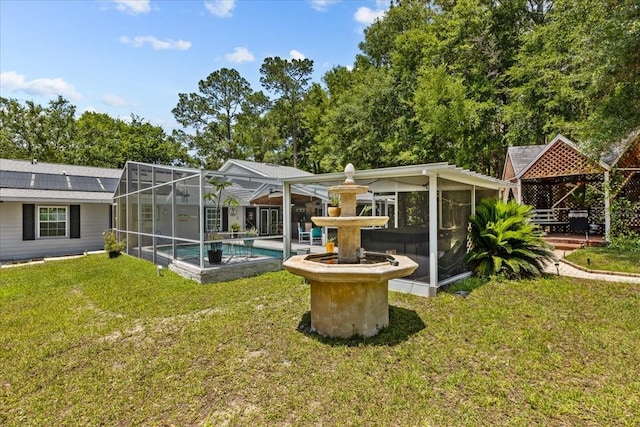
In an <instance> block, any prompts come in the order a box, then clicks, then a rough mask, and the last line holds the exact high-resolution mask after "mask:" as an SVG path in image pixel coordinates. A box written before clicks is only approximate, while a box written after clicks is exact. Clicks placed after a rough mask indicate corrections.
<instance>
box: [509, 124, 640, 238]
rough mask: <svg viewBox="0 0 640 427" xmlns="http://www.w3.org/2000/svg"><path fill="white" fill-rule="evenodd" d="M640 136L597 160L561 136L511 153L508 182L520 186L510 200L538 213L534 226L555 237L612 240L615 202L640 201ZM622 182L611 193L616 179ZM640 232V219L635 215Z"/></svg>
mask: <svg viewBox="0 0 640 427" xmlns="http://www.w3.org/2000/svg"><path fill="white" fill-rule="evenodd" d="M639 153H640V132H635V133H634V134H632V135H631V136H630V137H629V138H627V139H625V140H624V141H622V142H621V143H620V144H618V146H617V147H615V148H614V150H612V152H610V153H607V155H605V156H603V157H602V160H593V159H591V158H589V156H587V155H586V154H585V153H583V152H582V151H581V150H580V149H579V148H578V147H577V146H576V145H575V144H574V143H573V142H572V141H571V140H569V139H568V138H566V137H564V136H562V135H558V136H556V137H555V138H554V139H553V140H552V141H551V142H549V143H548V144H546V145H530V146H519V147H509V149H508V151H507V158H506V160H505V165H504V171H503V174H502V179H503V180H505V181H508V182H511V183H513V184H515V186H514V187H512V189H511V192H510V194H509V196H510V197H512V198H514V199H516V200H517V201H518V202H520V203H526V204H529V205H532V206H533V207H534V221H536V222H538V223H539V224H540V225H541V226H542V227H545V228H547V229H549V230H550V231H565V232H574V233H587V234H589V233H591V234H604V236H605V239H606V240H608V238H609V230H610V228H611V214H610V210H611V209H610V205H611V199H612V198H614V197H620V196H624V197H627V198H628V199H629V200H632V201H638V195H639V194H640V174H639V173H638V172H639V171H640V154H639ZM614 177H615V178H616V180H618V181H619V183H618V185H616V186H615V190H614V191H613V192H611V189H612V188H613V186H612V178H614ZM629 219H630V221H631V224H630V225H631V226H632V227H640V215H638V213H637V212H636V213H631V214H630V215H629Z"/></svg>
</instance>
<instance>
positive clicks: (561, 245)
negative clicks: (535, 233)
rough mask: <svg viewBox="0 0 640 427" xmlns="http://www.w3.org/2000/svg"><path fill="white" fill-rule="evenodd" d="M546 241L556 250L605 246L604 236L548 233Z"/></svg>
mask: <svg viewBox="0 0 640 427" xmlns="http://www.w3.org/2000/svg"><path fill="white" fill-rule="evenodd" d="M544 240H545V241H546V242H547V243H549V244H550V245H552V246H553V247H554V248H555V249H559V250H569V249H579V248H583V247H591V246H605V245H606V242H605V241H604V236H602V235H599V234H589V235H587V234H585V233H547V235H546V236H545V237H544Z"/></svg>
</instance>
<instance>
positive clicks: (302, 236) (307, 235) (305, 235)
mask: <svg viewBox="0 0 640 427" xmlns="http://www.w3.org/2000/svg"><path fill="white" fill-rule="evenodd" d="M304 242H309V243H311V232H310V231H304V226H302V225H301V226H299V227H298V243H304Z"/></svg>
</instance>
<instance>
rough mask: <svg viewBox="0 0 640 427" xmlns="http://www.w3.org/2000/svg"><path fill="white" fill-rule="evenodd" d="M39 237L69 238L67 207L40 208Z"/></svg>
mask: <svg viewBox="0 0 640 427" xmlns="http://www.w3.org/2000/svg"><path fill="white" fill-rule="evenodd" d="M38 233H39V237H66V236H67V207H66V206H38Z"/></svg>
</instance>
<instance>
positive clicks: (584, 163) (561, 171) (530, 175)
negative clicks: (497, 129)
mask: <svg viewBox="0 0 640 427" xmlns="http://www.w3.org/2000/svg"><path fill="white" fill-rule="evenodd" d="M608 170H609V167H608V166H607V165H606V164H604V163H602V162H597V161H594V160H592V159H590V158H589V157H588V156H587V155H585V154H584V153H582V152H581V151H580V150H579V149H578V147H576V146H575V144H574V143H573V142H571V141H570V140H569V139H567V138H565V137H564V136H562V135H558V136H556V137H555V138H554V139H553V141H551V142H550V143H548V144H546V145H531V146H521V147H509V149H508V151H507V159H506V162H505V168H504V172H503V177H502V179H503V180H505V181H513V180H517V179H520V180H528V179H540V178H557V177H565V176H574V175H592V174H602V173H604V172H605V171H608Z"/></svg>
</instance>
